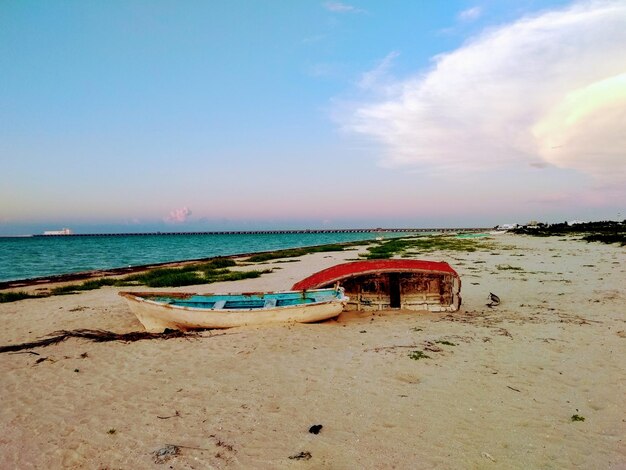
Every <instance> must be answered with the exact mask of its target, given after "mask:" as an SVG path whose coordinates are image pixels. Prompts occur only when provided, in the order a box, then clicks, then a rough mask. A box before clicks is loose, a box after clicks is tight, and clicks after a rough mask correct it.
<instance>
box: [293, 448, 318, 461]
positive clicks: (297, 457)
mask: <svg viewBox="0 0 626 470" xmlns="http://www.w3.org/2000/svg"><path fill="white" fill-rule="evenodd" d="M311 457H313V456H312V455H311V452H308V451H306V450H305V451H302V452H300V453H299V454H296V455H290V456H289V458H290V459H291V460H310V459H311Z"/></svg>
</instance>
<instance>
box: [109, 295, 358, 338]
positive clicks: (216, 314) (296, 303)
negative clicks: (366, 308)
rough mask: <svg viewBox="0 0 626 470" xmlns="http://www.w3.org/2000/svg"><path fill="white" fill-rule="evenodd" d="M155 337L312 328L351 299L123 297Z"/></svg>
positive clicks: (270, 296) (225, 296) (239, 296)
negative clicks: (288, 325)
mask: <svg viewBox="0 0 626 470" xmlns="http://www.w3.org/2000/svg"><path fill="white" fill-rule="evenodd" d="M120 295H121V296H122V297H124V299H126V301H127V302H128V305H129V307H130V309H131V311H132V312H133V313H134V314H135V315H136V316H137V318H138V319H139V321H140V322H141V323H142V325H143V326H144V328H145V329H146V330H147V331H149V332H154V333H159V332H162V331H164V330H165V329H166V328H170V329H177V330H193V329H203V328H231V327H235V326H244V325H260V324H265V323H277V322H298V323H311V322H317V321H322V320H327V319H329V318H334V317H336V316H337V315H339V314H340V313H341V311H342V310H343V307H344V305H345V303H346V302H347V301H348V298H347V297H346V296H345V295H344V290H343V289H341V288H332V289H314V290H305V291H302V290H300V291H297V292H294V291H289V292H255V293H241V294H185V293H180V292H178V293H171V292H169V293H168V292H120Z"/></svg>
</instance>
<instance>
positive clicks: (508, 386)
mask: <svg viewBox="0 0 626 470" xmlns="http://www.w3.org/2000/svg"><path fill="white" fill-rule="evenodd" d="M496 373H497V372H496ZM506 387H507V388H510V389H511V390H515V391H516V392H521V390H518V389H517V388H513V387H511V386H510V385H507V386H506Z"/></svg>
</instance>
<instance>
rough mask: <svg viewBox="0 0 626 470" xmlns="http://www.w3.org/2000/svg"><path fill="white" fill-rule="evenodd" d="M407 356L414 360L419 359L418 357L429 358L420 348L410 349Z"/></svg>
mask: <svg viewBox="0 0 626 470" xmlns="http://www.w3.org/2000/svg"><path fill="white" fill-rule="evenodd" d="M409 357H410V358H411V359H413V360H414V361H419V360H420V359H430V356H428V355H426V354H424V351H420V350H416V351H411V352H410V353H409Z"/></svg>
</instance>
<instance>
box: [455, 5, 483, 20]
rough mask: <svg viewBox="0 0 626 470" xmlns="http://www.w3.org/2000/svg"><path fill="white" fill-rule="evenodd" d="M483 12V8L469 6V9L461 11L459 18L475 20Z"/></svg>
mask: <svg viewBox="0 0 626 470" xmlns="http://www.w3.org/2000/svg"><path fill="white" fill-rule="evenodd" d="M482 13H483V11H482V8H480V7H472V8H468V9H467V10H463V11H462V12H461V13H459V14H458V18H459V20H461V21H474V20H477V19H478V18H480V15H482Z"/></svg>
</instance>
